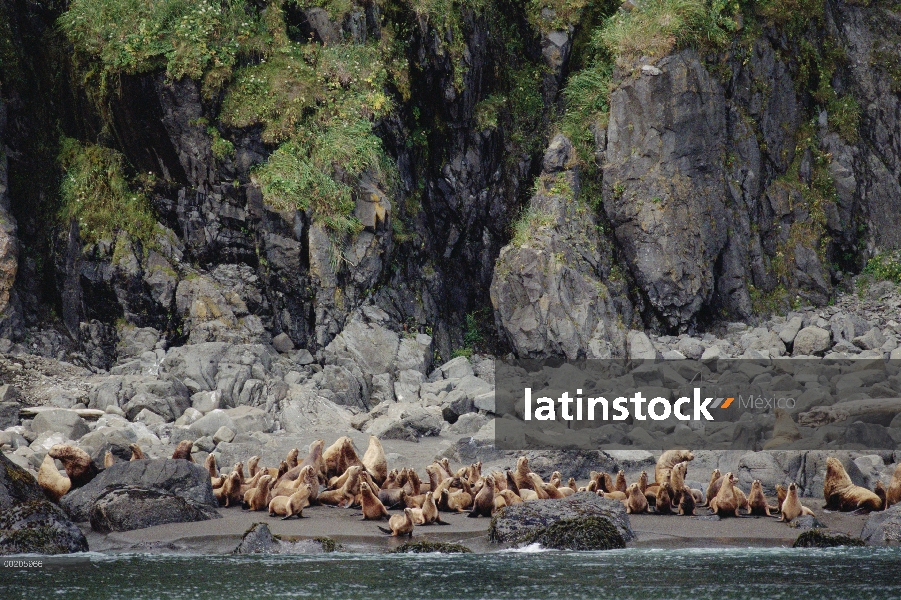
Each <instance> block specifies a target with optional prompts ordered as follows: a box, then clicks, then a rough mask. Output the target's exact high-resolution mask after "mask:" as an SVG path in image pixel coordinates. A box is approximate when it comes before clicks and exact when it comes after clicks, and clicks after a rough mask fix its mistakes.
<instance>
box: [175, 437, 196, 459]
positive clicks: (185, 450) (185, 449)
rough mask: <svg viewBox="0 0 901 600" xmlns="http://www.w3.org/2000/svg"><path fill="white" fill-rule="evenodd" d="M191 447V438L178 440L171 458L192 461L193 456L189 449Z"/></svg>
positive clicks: (192, 445)
mask: <svg viewBox="0 0 901 600" xmlns="http://www.w3.org/2000/svg"><path fill="white" fill-rule="evenodd" d="M193 447H194V442H193V441H191V440H182V441H180V442H178V445H177V446H175V451H174V452H173V453H172V460H186V461H188V462H194V458H193V457H192V456H191V449H192V448H193Z"/></svg>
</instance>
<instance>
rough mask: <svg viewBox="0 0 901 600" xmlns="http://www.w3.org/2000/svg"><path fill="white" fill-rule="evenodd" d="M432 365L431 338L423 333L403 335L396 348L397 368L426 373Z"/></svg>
mask: <svg viewBox="0 0 901 600" xmlns="http://www.w3.org/2000/svg"><path fill="white" fill-rule="evenodd" d="M431 366H432V338H431V336H428V335H426V334H424V333H417V334H416V335H415V336H412V337H409V336H404V337H403V338H402V339H401V340H400V345H399V346H398V348H397V370H398V371H404V370H406V369H413V370H414V371H419V372H420V373H428V372H429V368H430V367H431Z"/></svg>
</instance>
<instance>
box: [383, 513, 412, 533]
mask: <svg viewBox="0 0 901 600" xmlns="http://www.w3.org/2000/svg"><path fill="white" fill-rule="evenodd" d="M412 513H413V509H412V508H405V509H404V514H403V515H393V516H392V517H391V518H390V519H388V529H385V528H384V527H381V526H379V529H380V530H382V531H384V532H385V533H387V534H389V535H392V536H394V537H400V536H402V535H407V536H410V537H413V527H414V523H413V518H412Z"/></svg>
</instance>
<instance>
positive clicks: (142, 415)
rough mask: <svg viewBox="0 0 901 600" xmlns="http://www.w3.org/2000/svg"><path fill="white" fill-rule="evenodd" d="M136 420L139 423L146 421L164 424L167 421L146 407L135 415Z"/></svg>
mask: <svg viewBox="0 0 901 600" xmlns="http://www.w3.org/2000/svg"><path fill="white" fill-rule="evenodd" d="M135 421H136V422H138V423H144V424H145V425H162V424H164V423H165V422H166V419H164V418H163V417H161V416H159V415H158V414H156V413H155V412H153V411H152V410H150V409H147V408H144V409H141V412H139V413H138V414H137V415H135Z"/></svg>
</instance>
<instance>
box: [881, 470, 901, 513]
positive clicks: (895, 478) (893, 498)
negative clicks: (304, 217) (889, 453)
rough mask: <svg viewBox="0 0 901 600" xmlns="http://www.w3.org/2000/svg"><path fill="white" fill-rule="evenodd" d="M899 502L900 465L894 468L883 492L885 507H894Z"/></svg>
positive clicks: (900, 487)
mask: <svg viewBox="0 0 901 600" xmlns="http://www.w3.org/2000/svg"><path fill="white" fill-rule="evenodd" d="M899 502H901V463H898V466H896V467H895V472H894V473H892V480H891V481H889V483H888V488H887V489H886V490H885V507H886V508H888V507H890V506H894V505H895V504H898V503H899Z"/></svg>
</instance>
